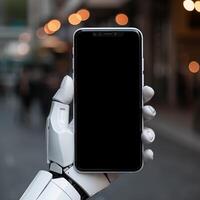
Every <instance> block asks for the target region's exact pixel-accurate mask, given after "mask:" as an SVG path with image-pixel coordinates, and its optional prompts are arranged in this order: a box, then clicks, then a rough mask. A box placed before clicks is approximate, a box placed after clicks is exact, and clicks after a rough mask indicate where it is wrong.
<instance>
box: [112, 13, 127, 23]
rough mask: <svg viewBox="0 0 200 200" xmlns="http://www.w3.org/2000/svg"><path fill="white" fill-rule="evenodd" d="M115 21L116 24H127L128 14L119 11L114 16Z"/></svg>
mask: <svg viewBox="0 0 200 200" xmlns="http://www.w3.org/2000/svg"><path fill="white" fill-rule="evenodd" d="M115 21H116V23H117V24H118V25H121V26H124V25H127V24H128V16H127V15H126V14H123V13H120V14H117V15H116V17H115Z"/></svg>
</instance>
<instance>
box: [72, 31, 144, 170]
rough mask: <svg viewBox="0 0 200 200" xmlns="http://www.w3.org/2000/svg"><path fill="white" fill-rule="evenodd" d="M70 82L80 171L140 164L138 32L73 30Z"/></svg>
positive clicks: (137, 166)
mask: <svg viewBox="0 0 200 200" xmlns="http://www.w3.org/2000/svg"><path fill="white" fill-rule="evenodd" d="M114 32H115V34H114ZM74 84H75V97H74V110H75V166H76V168H77V169H78V170H80V171H136V170H138V169H140V168H141V165H142V143H141V131H142V92H141V91H142V53H141V35H140V33H139V32H138V31H136V30H128V29H126V30H120V29H118V30H112V29H111V30H103V29H102V30H101V29H100V30H93V31H92V30H79V31H78V32H76V34H75V38H74Z"/></svg>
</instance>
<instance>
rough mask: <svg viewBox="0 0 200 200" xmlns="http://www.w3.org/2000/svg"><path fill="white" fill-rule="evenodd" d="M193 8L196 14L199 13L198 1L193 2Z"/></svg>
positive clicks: (199, 3)
mask: <svg viewBox="0 0 200 200" xmlns="http://www.w3.org/2000/svg"><path fill="white" fill-rule="evenodd" d="M194 7H195V10H196V11H197V12H200V1H195V3H194Z"/></svg>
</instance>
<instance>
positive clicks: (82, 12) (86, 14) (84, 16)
mask: <svg viewBox="0 0 200 200" xmlns="http://www.w3.org/2000/svg"><path fill="white" fill-rule="evenodd" d="M77 14H79V15H80V16H81V20H82V21H86V20H87V19H89V17H90V12H89V10H87V9H80V10H79V11H78V12H77Z"/></svg>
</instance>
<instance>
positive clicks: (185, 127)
mask: <svg viewBox="0 0 200 200" xmlns="http://www.w3.org/2000/svg"><path fill="white" fill-rule="evenodd" d="M156 110H157V116H156V118H155V119H154V120H152V121H151V122H149V126H150V127H152V128H154V129H156V130H157V131H158V133H156V134H162V136H163V137H165V138H168V139H171V140H174V141H175V142H177V143H179V144H181V145H184V146H186V147H187V148H191V149H192V150H196V151H198V152H200V133H198V132H196V131H194V128H193V125H192V123H193V117H194V116H193V113H194V109H187V110H183V109H178V108H170V107H167V108H166V107H165V108H164V107H159V108H158V109H156Z"/></svg>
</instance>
